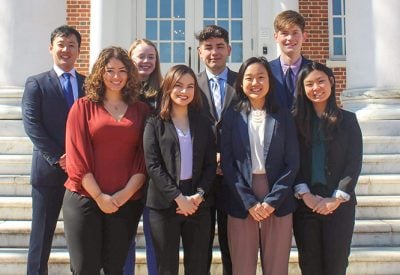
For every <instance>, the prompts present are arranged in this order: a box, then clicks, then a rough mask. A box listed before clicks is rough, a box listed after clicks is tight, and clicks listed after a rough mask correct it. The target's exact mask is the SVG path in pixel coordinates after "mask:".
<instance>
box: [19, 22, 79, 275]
mask: <svg viewBox="0 0 400 275" xmlns="http://www.w3.org/2000/svg"><path fill="white" fill-rule="evenodd" d="M80 45H81V35H80V34H79V32H78V31H77V30H76V29H74V28H72V27H70V26H65V25H64V26H60V27H58V28H57V29H55V30H54V31H53V32H52V33H51V36H50V48H49V50H50V54H51V55H52V57H53V62H54V64H53V68H52V69H51V70H50V71H47V72H44V73H41V74H38V75H35V76H31V77H29V78H28V79H27V81H26V84H25V90H24V94H23V97H22V119H23V123H24V128H25V131H26V134H27V135H28V136H29V138H30V139H31V141H32V143H33V145H34V147H33V155H32V170H31V184H32V228H31V235H30V241H29V252H28V263H27V274H35V275H36V274H40V275H42V274H48V267H47V262H48V259H49V255H50V250H51V244H52V240H53V234H54V230H55V227H56V224H57V219H58V216H59V213H60V209H61V205H62V201H63V196H64V191H65V188H64V182H65V180H66V179H67V174H66V172H65V125H66V121H67V116H68V111H69V108H70V107H71V105H72V104H73V102H74V100H76V99H77V98H78V97H81V96H83V94H84V93H83V90H82V87H83V81H84V76H83V75H81V74H79V73H77V72H76V70H75V69H74V65H75V61H76V59H77V58H78V55H79V51H80Z"/></svg>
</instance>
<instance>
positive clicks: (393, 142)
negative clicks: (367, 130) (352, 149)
mask: <svg viewBox="0 0 400 275" xmlns="http://www.w3.org/2000/svg"><path fill="white" fill-rule="evenodd" d="M363 151H364V154H399V153H400V136H364V137H363Z"/></svg>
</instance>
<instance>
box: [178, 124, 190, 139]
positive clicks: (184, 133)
mask: <svg viewBox="0 0 400 275" xmlns="http://www.w3.org/2000/svg"><path fill="white" fill-rule="evenodd" d="M175 128H176V130H177V131H178V132H180V133H181V134H182V135H183V136H184V137H186V136H187V134H188V133H189V129H186V130H183V129H179V128H178V127H176V126H175Z"/></svg>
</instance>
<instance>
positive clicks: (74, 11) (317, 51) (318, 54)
mask: <svg viewBox="0 0 400 275" xmlns="http://www.w3.org/2000/svg"><path fill="white" fill-rule="evenodd" d="M299 12H300V13H301V14H302V15H303V16H304V17H305V18H306V21H307V24H306V30H307V32H308V40H307V41H306V42H305V43H304V46H303V53H304V55H305V56H306V57H308V58H310V59H312V60H315V61H318V62H321V63H323V64H326V60H327V59H329V29H328V0H299ZM67 22H68V24H70V25H72V26H74V27H76V28H77V30H78V31H79V32H80V33H81V35H82V46H81V53H80V56H79V59H78V61H77V68H78V70H79V71H80V72H81V73H83V74H88V72H89V53H90V51H89V41H90V0H67ZM333 71H334V73H335V76H336V93H337V98H338V99H339V96H340V93H341V92H342V91H343V90H344V89H345V88H346V68H333ZM338 102H339V100H338Z"/></svg>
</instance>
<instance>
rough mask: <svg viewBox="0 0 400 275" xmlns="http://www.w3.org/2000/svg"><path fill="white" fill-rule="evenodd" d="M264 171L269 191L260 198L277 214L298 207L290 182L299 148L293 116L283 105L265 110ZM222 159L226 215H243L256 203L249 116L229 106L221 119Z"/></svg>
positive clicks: (295, 172)
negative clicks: (226, 206)
mask: <svg viewBox="0 0 400 275" xmlns="http://www.w3.org/2000/svg"><path fill="white" fill-rule="evenodd" d="M264 157H265V170H266V174H267V179H268V186H269V193H268V194H267V196H266V197H265V198H264V199H263V202H267V203H268V204H269V205H271V206H272V207H274V208H275V212H274V214H275V215H276V216H278V217H280V216H285V215H287V214H289V213H292V212H294V210H295V209H296V207H297V204H296V200H295V198H294V195H293V184H294V180H295V177H296V174H297V171H298V168H299V148H298V141H297V133H296V128H295V125H294V120H293V117H292V115H291V114H290V113H289V111H288V110H287V109H286V108H280V109H279V110H278V111H276V112H268V113H267V117H266V122H265V134H264ZM221 162H222V170H223V172H224V180H223V182H224V185H226V186H229V191H230V195H229V196H228V197H229V207H228V214H229V215H231V216H233V217H237V218H246V217H247V215H248V209H249V208H251V207H252V206H254V205H255V204H256V203H257V202H259V201H258V200H257V198H256V196H255V195H254V193H253V190H252V167H251V166H252V163H251V148H250V139H249V132H248V115H247V113H246V112H245V111H240V112H239V111H235V110H234V109H233V108H231V109H229V110H228V112H227V113H226V115H225V117H224V120H223V122H222V131H221Z"/></svg>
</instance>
